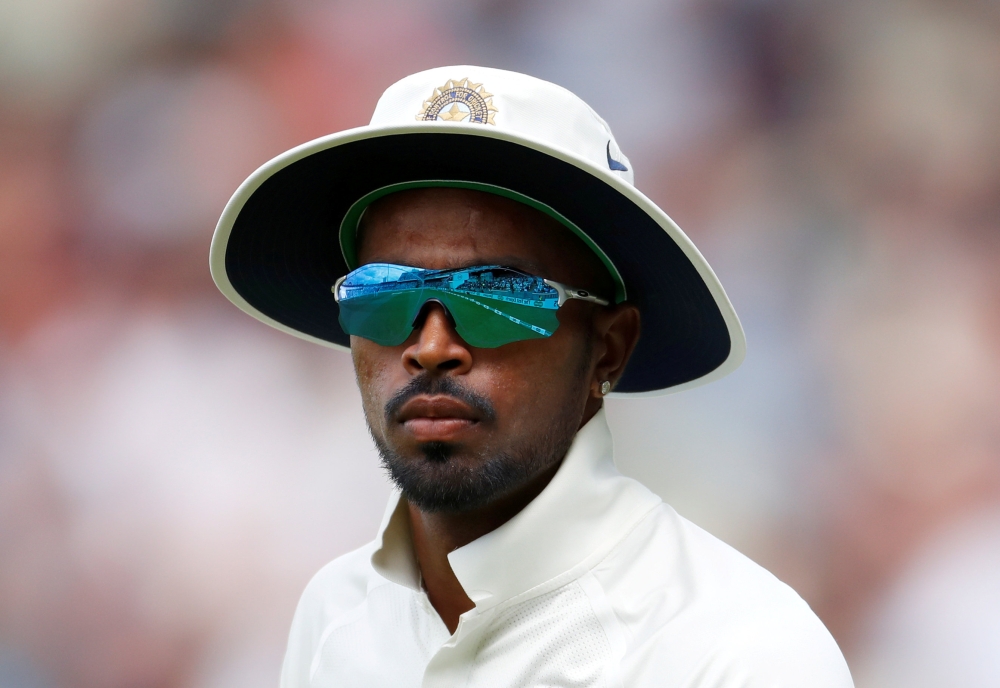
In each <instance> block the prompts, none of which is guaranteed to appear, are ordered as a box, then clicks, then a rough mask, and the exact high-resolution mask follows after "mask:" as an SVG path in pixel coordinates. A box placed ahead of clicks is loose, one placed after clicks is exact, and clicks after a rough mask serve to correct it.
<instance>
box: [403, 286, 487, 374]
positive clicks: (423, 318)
mask: <svg viewBox="0 0 1000 688" xmlns="http://www.w3.org/2000/svg"><path fill="white" fill-rule="evenodd" d="M416 331H417V338H416V341H414V342H413V343H412V344H410V345H409V346H408V347H406V349H405V350H404V351H403V367H404V368H406V370H407V371H408V372H409V373H410V374H411V375H416V374H418V373H420V372H421V371H427V372H428V373H451V374H453V375H461V374H463V373H466V372H468V371H469V369H470V368H471V367H472V352H471V351H469V345H468V344H466V343H465V342H464V341H463V340H462V338H461V337H459V336H458V333H457V332H456V331H455V328H454V327H453V326H452V324H451V320H450V319H449V318H448V314H447V312H445V309H444V306H442V305H441V304H440V303H435V302H433V301H432V302H429V303H427V305H425V306H424V312H423V313H422V314H421V315H420V316H419V317H418V319H417V325H416Z"/></svg>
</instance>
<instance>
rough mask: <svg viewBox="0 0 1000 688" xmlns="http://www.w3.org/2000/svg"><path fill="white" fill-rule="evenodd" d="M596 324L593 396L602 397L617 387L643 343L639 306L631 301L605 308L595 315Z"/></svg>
mask: <svg viewBox="0 0 1000 688" xmlns="http://www.w3.org/2000/svg"><path fill="white" fill-rule="evenodd" d="M593 325H594V335H595V341H594V349H593V351H594V357H595V363H594V377H593V379H591V381H590V396H591V398H597V399H600V398H602V397H603V396H604V395H605V394H606V393H607V392H608V391H610V389H614V386H615V385H616V384H617V383H618V379H619V378H620V377H621V376H622V374H623V373H624V372H625V365H626V364H627V363H628V359H629V357H631V356H632V351H634V350H635V345H636V344H637V343H638V342H639V333H640V329H641V323H640V317H639V309H638V308H636V307H635V306H633V305H632V304H630V303H620V304H618V305H617V306H612V307H609V308H602V309H600V310H599V311H598V312H597V313H596V314H595V315H594V321H593ZM605 382H607V383H609V384H608V385H605V384H604V383H605ZM602 387H603V389H602Z"/></svg>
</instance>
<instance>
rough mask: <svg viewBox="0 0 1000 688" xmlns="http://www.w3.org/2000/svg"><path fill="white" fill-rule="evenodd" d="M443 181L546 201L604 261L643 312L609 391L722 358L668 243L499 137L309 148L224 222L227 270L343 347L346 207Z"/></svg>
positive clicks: (703, 293)
mask: <svg viewBox="0 0 1000 688" xmlns="http://www.w3.org/2000/svg"><path fill="white" fill-rule="evenodd" d="M426 179H449V180H463V181H475V182H480V183H484V184H493V185H496V186H501V187H504V188H507V189H512V190H514V191H517V192H519V193H522V194H524V195H526V196H529V197H531V198H534V199H536V200H538V201H540V202H542V203H545V204H547V205H549V206H551V207H553V208H555V209H556V210H558V211H559V212H560V213H562V214H563V215H565V216H566V217H567V218H569V219H570V220H572V221H573V222H574V223H576V225H577V226H578V227H580V228H581V229H582V230H583V231H584V232H586V233H587V234H588V235H589V236H590V237H591V238H592V239H593V240H594V241H595V242H596V243H597V244H598V245H599V246H601V248H603V249H604V251H605V252H606V253H607V254H608V256H609V257H610V258H611V261H612V262H613V263H614V264H615V265H616V266H617V267H618V270H619V272H620V273H621V275H622V278H623V279H624V282H625V287H626V289H627V290H628V296H629V299H628V300H629V302H631V303H633V304H635V305H636V306H638V308H639V310H640V312H641V313H642V336H641V338H640V341H639V344H638V346H637V347H636V350H635V352H634V353H633V355H632V359H631V361H630V362H629V365H628V367H627V369H626V371H625V375H624V376H623V377H622V378H621V380H620V381H619V383H618V386H617V387H616V389H615V391H616V392H647V391H652V390H657V389H664V388H667V387H673V386H675V385H679V384H683V383H685V382H689V381H691V380H695V379H697V378H700V377H702V376H704V375H707V374H708V373H710V372H711V371H713V370H715V369H716V368H718V367H719V366H720V365H722V363H723V362H725V360H726V358H727V357H728V356H729V352H730V348H731V341H730V338H729V330H728V329H727V327H726V322H725V319H724V318H723V317H722V313H721V312H720V311H719V307H718V305H717V304H716V303H715V299H714V298H713V297H712V294H711V293H710V292H709V290H708V287H707V286H706V285H705V283H704V281H703V280H702V279H701V276H700V275H699V274H698V271H697V270H696V269H695V267H694V265H692V264H691V261H690V260H688V258H687V256H686V255H685V254H684V252H683V251H682V250H681V249H680V247H679V246H677V244H676V243H674V241H673V239H671V238H670V236H669V235H668V234H667V233H666V232H664V230H663V229H662V228H661V227H660V226H659V225H658V224H657V223H656V222H655V221H654V220H653V219H652V218H651V217H649V215H647V214H646V213H645V212H644V211H643V210H642V209H641V208H639V207H638V206H637V205H635V204H634V203H633V202H632V201H630V200H629V199H628V198H626V197H625V196H623V195H622V194H621V193H619V192H618V191H616V190H615V189H613V188H612V187H610V186H609V185H607V184H605V183H604V182H602V181H601V180H599V179H597V178H596V177H594V176H592V175H590V174H588V173H587V172H585V171H584V170H582V169H580V168H578V167H575V166H574V165H571V164H569V163H566V162H564V161H562V160H559V159H557V158H553V157H551V156H549V155H546V154H544V153H541V152H539V151H536V150H533V149H531V148H527V147H525V146H521V145H518V144H515V143H511V142H508V141H503V140H500V139H493V138H487V137H482V136H470V135H461V134H445V133H423V134H394V135H388V136H381V137H375V138H370V139H364V140H360V141H354V142H351V143H347V144H343V145H340V146H337V147H335V148H329V149H326V150H323V151H320V152H317V153H314V154H312V155H310V156H308V157H306V158H303V159H302V160H299V161H297V162H295V163H292V164H291V165H289V166H287V167H285V168H283V169H282V170H280V171H278V172H276V173H275V174H274V175H272V176H271V177H269V178H268V179H267V180H266V181H265V182H264V183H263V184H261V186H260V187H259V188H258V189H257V190H256V191H255V192H254V193H253V194H252V195H251V196H250V198H249V199H248V200H247V202H246V203H245V204H244V206H243V208H242V209H241V210H240V213H239V216H238V217H237V218H236V221H235V223H234V224H233V228H232V232H231V234H230V237H229V243H228V245H227V247H226V273H227V275H228V277H229V281H230V283H231V284H232V285H233V288H234V289H236V291H237V292H238V293H239V294H240V296H242V297H243V298H244V299H246V300H247V302H249V303H250V304H251V305H252V306H254V307H255V308H257V309H258V310H259V311H260V312H261V313H263V314H265V315H267V316H268V317H270V318H273V319H274V320H277V321H278V322H280V323H282V324H284V325H286V326H288V327H291V328H293V329H296V330H299V331H300V332H304V333H306V334H308V335H311V336H313V337H317V338H319V339H322V340H325V341H329V342H334V343H337V344H341V345H344V346H349V345H350V338H349V337H348V336H347V334H345V333H344V332H343V330H341V328H340V324H339V322H338V315H339V311H338V308H337V303H336V301H334V299H333V294H332V293H331V292H330V287H331V286H332V285H333V283H334V282H335V281H336V280H337V278H338V277H341V276H342V275H344V274H346V273H347V272H348V270H347V266H346V265H345V264H344V259H343V256H342V254H341V251H340V244H339V240H338V231H339V227H340V222H341V220H342V219H343V217H344V215H345V213H346V212H347V210H348V208H349V207H350V206H351V204H352V203H354V202H355V201H356V200H357V199H359V198H360V197H361V196H363V195H365V194H367V193H368V192H370V191H373V190H374V189H378V188H381V187H383V186H387V185H389V184H397V183H400V182H406V181H418V180H426Z"/></svg>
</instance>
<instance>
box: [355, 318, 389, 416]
mask: <svg viewBox="0 0 1000 688" xmlns="http://www.w3.org/2000/svg"><path fill="white" fill-rule="evenodd" d="M351 358H352V359H353V360H354V374H355V376H356V378H357V381H358V389H359V390H360V391H361V403H362V406H363V407H364V411H365V415H366V416H367V417H368V422H369V424H371V425H372V427H373V428H375V427H381V426H382V425H383V423H384V420H385V419H384V418H383V417H382V416H383V413H382V409H383V408H384V407H385V403H386V401H388V398H389V396H390V395H391V390H390V389H389V387H390V377H391V376H390V371H391V367H392V362H393V361H397V362H398V360H399V356H396V355H394V352H392V351H391V350H387V349H386V347H381V346H378V345H375V344H372V343H371V342H369V341H368V340H366V339H361V338H360V337H351Z"/></svg>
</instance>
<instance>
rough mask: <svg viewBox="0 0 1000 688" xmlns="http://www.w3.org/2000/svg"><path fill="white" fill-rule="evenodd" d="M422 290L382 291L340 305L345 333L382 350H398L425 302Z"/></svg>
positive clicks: (341, 321)
mask: <svg viewBox="0 0 1000 688" xmlns="http://www.w3.org/2000/svg"><path fill="white" fill-rule="evenodd" d="M423 293H424V290H423V289H412V290H400V291H384V292H379V293H375V294H366V295H364V296H357V297H354V298H352V299H349V300H343V301H341V302H340V326H341V327H342V328H344V332H347V333H348V334H353V335H355V336H357V337H364V338H365V339H370V340H372V341H373V342H375V343H376V344H381V345H382V346H398V345H399V344H402V343H403V342H405V341H406V338H407V337H409V336H410V332H412V331H413V319H414V318H416V317H417V312H418V311H419V310H420V307H421V306H422V305H423V303H424V302H425V301H426V300H427V299H426V298H421V296H422V295H423Z"/></svg>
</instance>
